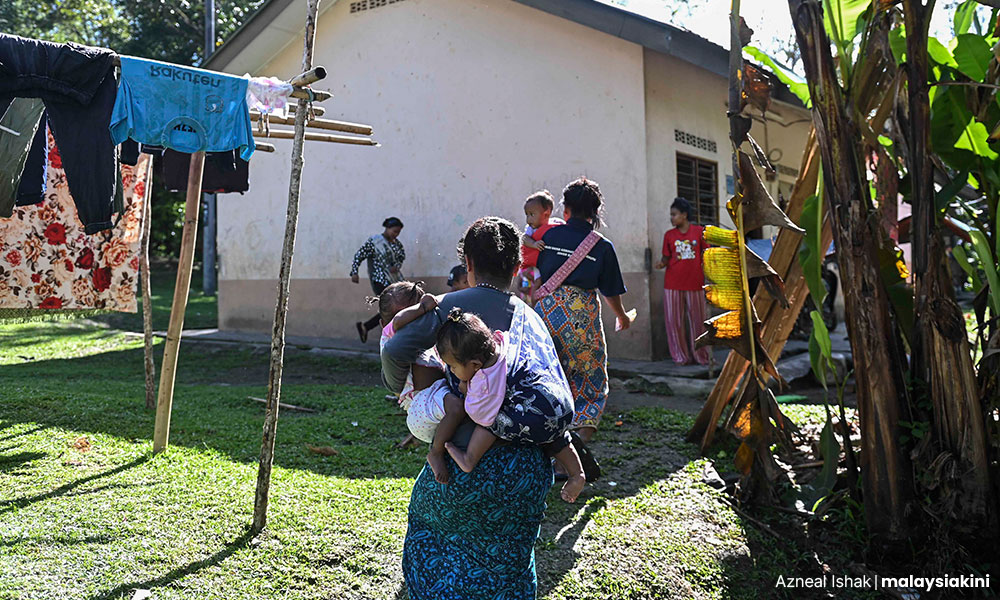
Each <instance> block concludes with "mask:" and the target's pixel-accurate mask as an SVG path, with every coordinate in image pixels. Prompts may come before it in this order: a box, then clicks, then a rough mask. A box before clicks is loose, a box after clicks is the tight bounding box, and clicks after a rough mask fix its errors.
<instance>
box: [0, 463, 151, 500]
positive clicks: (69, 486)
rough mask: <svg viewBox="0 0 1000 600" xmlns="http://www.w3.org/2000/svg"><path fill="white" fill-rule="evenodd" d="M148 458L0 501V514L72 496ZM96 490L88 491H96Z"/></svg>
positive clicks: (104, 487) (114, 485) (113, 485)
mask: <svg viewBox="0 0 1000 600" xmlns="http://www.w3.org/2000/svg"><path fill="white" fill-rule="evenodd" d="M150 458H151V456H150V455H144V456H140V457H139V458H136V459H134V460H132V461H129V462H127V463H125V464H123V465H118V466H117V467H115V468H113V469H108V470H107V471H101V472H100V473H94V474H93V475H88V476H86V477H82V478H80V479H77V480H75V481H71V482H69V483H65V484H63V485H61V486H59V487H57V488H56V489H54V490H51V491H48V492H45V493H43V494H36V495H34V496H22V497H20V498H13V499H11V500H0V514H3V513H5V512H10V511H12V510H14V509H15V508H24V507H25V506H29V505H31V504H34V503H36V502H41V501H42V500H48V499H49V498H56V497H58V496H66V495H73V494H70V492H73V490H75V489H76V488H78V487H80V486H81V485H84V484H86V483H90V482H91V481H94V480H95V479H100V478H102V477H110V476H111V475H116V474H118V473H121V472H122V471H126V470H128V469H131V468H132V467H136V466H139V465H141V464H142V463H144V462H146V461H147V460H149V459H150ZM118 485H119V484H111V485H109V486H103V487H101V488H98V490H100V489H106V488H108V487H117V486H118ZM126 487H130V486H126ZM98 490H90V491H98ZM88 493H89V491H88ZM74 494H76V493H74Z"/></svg>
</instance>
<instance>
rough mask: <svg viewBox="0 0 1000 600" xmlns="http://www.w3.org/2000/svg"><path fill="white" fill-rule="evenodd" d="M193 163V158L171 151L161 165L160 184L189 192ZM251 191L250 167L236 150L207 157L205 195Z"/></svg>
mask: <svg viewBox="0 0 1000 600" xmlns="http://www.w3.org/2000/svg"><path fill="white" fill-rule="evenodd" d="M190 163H191V155H190V154H185V153H183V152H175V151H173V150H167V151H166V152H164V153H163V160H162V161H160V164H162V165H163V177H162V178H161V179H160V181H162V182H163V185H164V186H165V187H166V188H167V189H168V190H170V191H172V192H176V191H183V190H186V189H187V182H188V166H189V165H190ZM249 189H250V163H248V162H247V161H245V160H243V159H242V158H240V157H239V155H238V154H237V153H236V151H235V150H233V151H230V152H213V153H209V154H206V155H205V170H204V173H203V175H202V179H201V191H203V192H205V193H208V194H228V193H231V192H240V193H243V192H245V191H247V190H249Z"/></svg>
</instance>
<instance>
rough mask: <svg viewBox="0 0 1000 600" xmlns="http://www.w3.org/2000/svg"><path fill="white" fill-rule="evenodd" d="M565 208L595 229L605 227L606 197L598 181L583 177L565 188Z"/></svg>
mask: <svg viewBox="0 0 1000 600" xmlns="http://www.w3.org/2000/svg"><path fill="white" fill-rule="evenodd" d="M563 207H564V208H568V209H569V211H570V212H571V213H572V214H573V216H574V217H579V218H581V219H586V220H587V221H590V222H592V223H593V224H594V229H597V228H598V227H600V226H602V225H604V196H603V195H602V194H601V187H600V186H599V185H597V182H596V181H591V180H590V179H587V178H586V177H581V178H579V179H577V180H576V181H572V182H570V183H569V185H567V186H566V187H565V188H563Z"/></svg>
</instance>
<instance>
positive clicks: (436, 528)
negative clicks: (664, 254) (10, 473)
mask: <svg viewBox="0 0 1000 600" xmlns="http://www.w3.org/2000/svg"><path fill="white" fill-rule="evenodd" d="M520 244H521V240H520V233H519V232H518V230H517V228H516V227H514V225H513V224H512V223H510V222H509V221H507V220H504V219H500V218H497V217H484V218H482V219H479V220H477V221H476V222H475V223H473V224H472V225H471V226H470V227H469V229H468V230H467V231H466V234H465V237H464V238H463V241H462V245H461V250H460V254H464V261H465V263H466V267H467V269H468V279H469V284H470V285H471V287H470V288H468V289H464V290H461V291H457V292H452V293H450V294H445V295H444V296H443V297H442V298H440V299H439V300H438V301H437V303H438V304H439V305H438V306H437V308H435V309H432V310H430V311H429V312H428V313H427V314H424V315H422V316H419V317H417V318H416V319H414V320H413V321H411V322H409V323H406V324H405V326H404V327H402V328H401V329H400V330H399V331H396V332H395V335H394V336H393V337H392V338H391V339H389V340H388V341H387V342H386V344H385V346H384V347H383V349H382V376H383V380H384V381H385V384H386V386H387V387H388V388H389V390H390V391H392V392H399V391H401V390H402V389H403V386H404V385H405V384H406V380H407V377H408V375H409V370H410V366H411V364H413V363H414V361H415V360H416V359H417V357H418V356H419V355H420V354H421V353H422V352H423V351H425V350H427V349H428V348H430V347H432V346H434V345H435V344H436V343H437V340H438V331H439V329H440V328H441V326H442V325H443V324H444V322H445V321H446V320H447V315H449V314H451V311H452V309H454V308H459V309H461V312H462V314H466V313H475V314H476V315H478V318H479V319H480V320H481V321H482V323H483V325H484V326H485V328H486V329H487V330H488V331H489V332H511V328H512V324H514V323H515V322H516V319H520V322H522V323H523V322H527V323H528V324H529V330H530V331H539V330H541V332H542V334H544V333H545V332H544V329H543V327H544V326H542V325H541V323H540V321H539V320H537V317H536V316H535V315H532V314H530V311H526V310H524V304H523V303H522V302H521V301H520V300H518V299H517V298H515V297H513V295H512V294H511V293H510V292H508V291H507V290H508V288H509V287H510V285H511V281H512V279H513V278H514V275H515V272H516V270H517V268H518V266H519V265H520V262H521V252H520ZM532 325H534V326H532ZM536 335H537V334H536ZM532 341H533V343H536V344H537V345H538V347H544V346H545V345H547V346H548V349H549V352H551V355H552V356H554V353H555V349H554V347H552V342H551V339H550V338H549V337H548V336H547V335H543V336H542V338H541V339H534V340H532ZM515 342H516V340H514V339H513V338H510V339H509V341H508V343H515ZM494 350H495V351H496V352H499V351H498V350H496V346H494ZM509 355H510V354H509V353H505V356H509ZM486 362H490V361H486ZM470 381H471V378H470ZM448 382H449V388H450V389H451V393H452V394H453V395H455V394H460V390H459V389H458V388H459V387H460V383H459V380H458V379H457V378H456V377H455V376H454V374H453V373H452V374H450V375H449V377H448ZM525 385H528V386H529V387H530V386H531V385H532V384H531V382H530V381H527V380H526V381H525ZM535 385H536V387H537V389H538V391H539V392H541V393H552V392H551V391H549V390H548V389H547V387H548V386H551V385H552V382H551V381H550V380H549V379H548V378H539V379H538V380H537V381H536V382H535ZM562 385H563V386H565V385H566V384H565V382H563V383H562ZM557 387H558V386H557ZM556 393H558V392H556ZM476 427H477V425H476V423H475V422H474V421H472V420H471V419H468V418H465V419H464V420H463V422H462V423H461V425H459V427H458V429H457V431H456V433H455V434H454V435H453V436H451V438H450V439H449V440H446V441H449V442H451V443H452V444H454V445H455V447H456V448H460V449H461V448H466V447H467V446H468V442H469V440H470V438H471V437H472V434H473V432H474V430H475V429H476ZM439 428H440V429H443V427H442V426H441V425H439ZM444 460H445V466H446V469H447V472H446V476H447V481H448V483H447V485H442V484H440V483H438V482H437V481H436V480H435V475H434V473H433V470H432V469H431V467H430V466H429V465H427V466H425V467H424V469H423V471H421V473H420V475H419V477H418V478H417V481H416V483H415V484H414V487H413V493H412V496H411V498H410V507H409V526H408V529H407V534H406V541H405V543H404V546H403V573H404V577H405V579H406V584H407V589H408V592H409V595H410V598H413V599H414V600H423V599H431V598H434V599H438V598H456V599H457V598H463V599H470V600H476V599H486V598H491V599H492V598H496V597H501V596H502V597H504V598H510V599H518V600H520V599H525V600H527V599H533V598H535V592H536V584H537V578H536V575H535V563H534V543H535V541H536V540H537V538H538V533H539V529H540V524H541V520H542V516H543V514H544V510H545V498H546V496H547V494H548V490H549V488H550V486H551V485H552V467H551V462H550V460H549V459H548V458H547V457H546V455H545V453H544V452H543V451H542V449H541V448H540V447H539V446H538V445H537V444H523V443H509V442H507V441H505V440H502V439H500V440H497V441H496V442H495V443H493V444H492V446H491V447H490V448H489V449H488V450H486V451H485V453H484V454H483V455H482V458H481V459H480V460H479V463H478V465H476V466H475V468H474V469H472V470H471V472H465V471H463V470H461V469H459V468H458V467H457V465H456V464H455V463H454V462H453V461H452V460H449V458H448V456H447V455H445V456H444Z"/></svg>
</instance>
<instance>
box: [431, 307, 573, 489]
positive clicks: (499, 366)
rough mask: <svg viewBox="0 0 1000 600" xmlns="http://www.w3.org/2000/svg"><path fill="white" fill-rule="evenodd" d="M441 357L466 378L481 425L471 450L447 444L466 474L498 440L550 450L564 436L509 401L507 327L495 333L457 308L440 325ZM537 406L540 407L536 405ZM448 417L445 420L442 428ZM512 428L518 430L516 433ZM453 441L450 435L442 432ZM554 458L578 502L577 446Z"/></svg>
mask: <svg viewBox="0 0 1000 600" xmlns="http://www.w3.org/2000/svg"><path fill="white" fill-rule="evenodd" d="M436 348H437V350H438V354H439V355H440V357H441V360H443V361H444V363H445V364H447V365H448V366H449V367H450V368H451V372H452V374H453V375H454V376H455V377H456V378H458V380H459V381H461V384H460V385H459V390H460V391H461V392H463V393H464V394H465V412H466V413H467V414H468V415H469V417H470V418H471V419H472V420H473V421H475V422H476V424H477V425H478V427H476V430H475V431H474V432H473V433H472V438H471V439H470V440H469V447H468V449H466V450H465V451H463V450H461V449H459V448H458V447H457V446H455V445H454V444H452V443H451V442H447V443H445V444H444V447H445V449H446V450H448V454H450V455H451V457H452V459H454V461H455V462H456V463H457V464H458V466H459V467H460V468H461V469H462V470H463V471H465V472H466V473H469V472H471V471H472V470H473V469H474V468H476V465H477V464H479V461H480V459H482V457H483V454H485V453H486V451H487V450H489V449H490V448H491V447H492V446H493V444H494V443H495V442H496V441H497V439H501V436H504V439H508V440H509V441H515V440H516V441H520V442H530V443H534V444H537V445H539V446H541V447H542V448H543V449H545V448H546V447H547V446H548V445H549V444H550V443H552V442H553V441H554V440H555V439H556V438H557V437H558V436H560V435H561V434H562V431H561V430H560V429H559V428H549V427H546V426H543V425H540V424H538V423H539V421H537V420H535V419H530V418H527V419H526V418H525V415H524V414H521V412H519V408H520V409H524V405H523V404H521V405H518V406H516V405H515V403H514V402H512V401H508V398H507V395H508V387H507V376H508V364H507V355H508V345H507V336H506V334H504V333H503V332H501V331H490V329H489V328H488V327H487V326H486V324H485V323H483V321H482V319H480V318H479V317H477V316H476V315H474V314H472V313H464V312H462V309H460V308H453V309H452V311H451V312H450V313H449V314H448V319H447V321H445V323H444V324H443V325H442V326H441V328H440V329H438V335H437V346H436ZM536 410H537V409H536ZM444 423H445V421H442V427H443V426H444ZM511 432H516V433H514V434H513V435H511ZM442 438H443V439H449V438H450V436H442ZM553 458H555V460H556V461H557V462H559V464H560V465H562V467H563V468H564V469H565V470H566V472H567V473H568V474H569V478H568V479H567V480H566V483H565V484H564V485H563V488H562V491H561V492H560V495H561V497H562V499H563V500H564V501H566V502H575V501H576V498H577V496H579V495H580V492H581V491H582V490H583V486H584V485H585V484H586V483H587V480H586V478H585V477H584V473H583V465H582V464H581V462H580V457H579V455H578V454H577V451H576V449H575V448H574V447H573V446H572V445H568V446H564V447H563V448H562V449H561V450H559V451H558V452H555V453H554V456H553Z"/></svg>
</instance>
